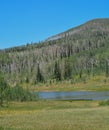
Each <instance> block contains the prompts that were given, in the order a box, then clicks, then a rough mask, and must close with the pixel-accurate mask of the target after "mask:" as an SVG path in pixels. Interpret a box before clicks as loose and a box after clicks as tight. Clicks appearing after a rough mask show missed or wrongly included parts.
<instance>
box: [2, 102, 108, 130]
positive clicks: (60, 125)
mask: <svg viewBox="0 0 109 130" xmlns="http://www.w3.org/2000/svg"><path fill="white" fill-rule="evenodd" d="M0 130H109V106H99V101H47V100H46V101H37V102H25V103H20V102H18V103H15V102H13V103H11V104H10V106H9V108H0Z"/></svg>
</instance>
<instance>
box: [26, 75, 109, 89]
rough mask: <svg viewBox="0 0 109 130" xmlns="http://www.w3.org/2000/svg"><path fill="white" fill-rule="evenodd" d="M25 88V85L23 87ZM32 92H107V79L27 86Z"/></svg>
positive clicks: (96, 77) (97, 77) (108, 81)
mask: <svg viewBox="0 0 109 130" xmlns="http://www.w3.org/2000/svg"><path fill="white" fill-rule="evenodd" d="M24 86H27V85H24ZM29 88H30V89H31V90H32V91H109V77H108V78H106V77H105V76H101V75H100V76H95V77H91V78H90V79H87V81H85V82H84V81H80V82H72V81H71V80H69V81H61V82H56V83H46V84H38V85H36V86H31V87H30V86H29Z"/></svg>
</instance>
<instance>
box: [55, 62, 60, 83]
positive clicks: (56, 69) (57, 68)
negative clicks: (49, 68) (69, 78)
mask: <svg viewBox="0 0 109 130" xmlns="http://www.w3.org/2000/svg"><path fill="white" fill-rule="evenodd" d="M54 78H55V79H56V80H57V81H60V80H61V70H60V67H59V62H57V61H56V62H55V66H54Z"/></svg>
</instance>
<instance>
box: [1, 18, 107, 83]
mask: <svg viewBox="0 0 109 130" xmlns="http://www.w3.org/2000/svg"><path fill="white" fill-rule="evenodd" d="M0 71H1V73H2V74H4V76H5V78H6V80H7V82H8V83H9V84H11V85H13V84H16V83H28V84H38V83H40V82H42V83H45V82H57V81H62V80H71V81H72V82H75V81H77V82H78V81H81V80H83V81H86V80H87V79H88V78H90V77H94V76H96V75H105V76H106V77H108V76H109V19H108V18H107V19H95V20H92V21H89V22H87V23H85V24H83V25H81V26H78V27H76V28H72V29H70V30H68V31H66V32H63V33H60V34H58V35H55V36H52V37H50V38H48V39H47V40H45V41H43V42H40V43H34V44H27V45H25V46H20V47H13V48H9V49H5V50H1V51H0Z"/></svg>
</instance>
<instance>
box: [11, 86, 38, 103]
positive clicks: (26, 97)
mask: <svg viewBox="0 0 109 130" xmlns="http://www.w3.org/2000/svg"><path fill="white" fill-rule="evenodd" d="M37 99H38V96H37V95H35V94H33V93H31V92H29V90H28V89H24V88H22V87H21V86H19V85H16V86H15V87H13V88H11V89H10V100H13V101H22V102H23V101H33V100H37Z"/></svg>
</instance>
